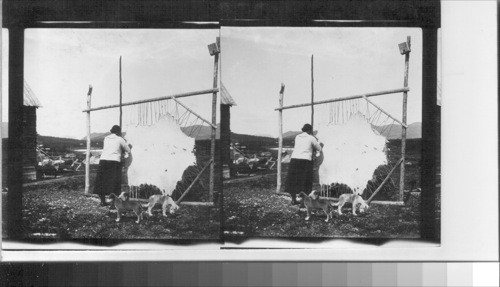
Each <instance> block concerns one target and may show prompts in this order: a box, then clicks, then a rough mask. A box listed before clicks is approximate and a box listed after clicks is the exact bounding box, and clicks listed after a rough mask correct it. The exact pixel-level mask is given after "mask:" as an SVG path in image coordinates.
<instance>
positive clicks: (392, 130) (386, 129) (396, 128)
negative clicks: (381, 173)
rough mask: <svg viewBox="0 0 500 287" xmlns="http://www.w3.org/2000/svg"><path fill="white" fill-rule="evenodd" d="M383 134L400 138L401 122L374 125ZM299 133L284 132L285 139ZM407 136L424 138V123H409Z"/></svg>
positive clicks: (409, 137)
mask: <svg viewBox="0 0 500 287" xmlns="http://www.w3.org/2000/svg"><path fill="white" fill-rule="evenodd" d="M373 128H374V129H376V130H377V131H378V132H379V133H380V134H381V135H383V136H385V137H386V138H388V139H400V138H401V126H400V125H399V124H392V125H385V126H373ZM299 133H301V132H298V131H288V132H286V133H284V134H283V139H284V140H293V139H294V138H295V136H297V135H298V134H299ZM406 138H408V139H419V138H422V123H420V122H417V123H412V124H410V125H408V129H407V130H406Z"/></svg>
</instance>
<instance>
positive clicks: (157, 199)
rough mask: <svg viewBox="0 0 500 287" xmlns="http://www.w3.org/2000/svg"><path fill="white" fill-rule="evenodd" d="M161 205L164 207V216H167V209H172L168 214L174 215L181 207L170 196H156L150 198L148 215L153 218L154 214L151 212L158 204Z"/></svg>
mask: <svg viewBox="0 0 500 287" xmlns="http://www.w3.org/2000/svg"><path fill="white" fill-rule="evenodd" d="M157 203H159V204H161V207H162V210H163V212H162V214H163V216H165V217H166V216H167V207H170V208H169V210H168V212H169V213H170V214H174V213H175V212H176V211H177V210H178V209H179V206H178V205H177V204H176V203H175V201H174V200H173V199H172V198H171V197H170V196H169V195H161V194H155V195H151V196H150V197H149V202H148V205H147V207H148V214H149V215H150V216H152V215H153V214H152V213H151V210H152V209H153V207H154V206H155V205H156V204H157Z"/></svg>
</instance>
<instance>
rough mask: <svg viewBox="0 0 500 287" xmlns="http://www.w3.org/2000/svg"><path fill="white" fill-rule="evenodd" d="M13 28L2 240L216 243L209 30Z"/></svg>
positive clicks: (214, 35) (213, 33) (215, 50)
mask: <svg viewBox="0 0 500 287" xmlns="http://www.w3.org/2000/svg"><path fill="white" fill-rule="evenodd" d="M4 32H10V33H12V31H7V30H6V29H4ZM23 33H24V35H23V38H21V39H24V44H23V46H24V49H23V54H21V55H22V59H23V61H22V62H24V64H23V70H24V72H23V79H21V80H22V82H23V84H22V85H23V86H22V87H23V103H22V107H21V103H20V102H19V108H16V109H13V108H12V106H13V103H11V105H10V106H11V107H10V108H9V109H8V108H7V107H9V100H10V101H11V102H12V99H13V96H12V95H9V92H11V91H12V90H13V89H9V85H8V84H9V83H10V84H12V83H13V81H12V79H11V81H10V82H9V79H8V77H9V75H10V76H12V73H10V74H9V69H12V65H11V66H9V59H10V58H9V51H8V50H9V43H8V42H9V40H10V39H12V37H10V38H9V36H8V33H2V35H3V41H2V43H3V45H2V50H3V52H2V70H3V72H2V74H3V79H2V82H3V83H4V85H3V86H2V89H3V91H2V94H3V100H2V101H3V102H2V112H3V113H2V114H3V115H2V142H3V145H2V147H3V161H2V163H3V168H2V172H3V174H2V176H3V180H2V182H3V186H2V199H3V200H2V205H3V206H2V207H4V208H2V210H3V216H2V218H3V222H2V224H3V229H2V230H3V234H2V237H3V239H4V240H27V241H30V242H33V241H34V242H35V243H36V242H37V241H40V242H42V241H43V242H46V241H56V242H60V241H79V240H85V241H87V240H90V241H93V240H95V241H96V242H105V241H106V240H111V241H115V240H120V241H121V240H160V241H162V240H167V241H168V240H174V241H176V242H180V243H183V242H197V241H219V240H220V220H219V218H220V211H219V198H220V193H221V187H220V186H221V183H220V176H219V174H221V172H219V171H218V170H219V166H220V163H219V161H220V159H219V158H220V157H219V152H218V149H217V148H216V144H218V140H219V138H218V137H219V135H220V132H219V131H218V127H219V125H218V122H219V103H220V100H219V87H218V86H219V84H218V83H219V79H218V78H219V75H218V74H219V68H218V67H219V53H220V49H219V42H218V41H219V40H218V36H219V30H218V29H189V30H186V29H140V30H139V29H26V30H23ZM10 47H12V45H10ZM11 56H12V55H11ZM10 64H12V63H10ZM19 81H20V79H17V82H16V83H17V85H20V84H19ZM19 94H20V93H19ZM16 96H20V95H16ZM9 98H10V99H9ZM15 99H17V98H15ZM12 119H15V120H13V121H12V122H13V123H11V124H9V120H12ZM17 123H19V124H17ZM9 129H17V133H19V134H20V135H21V138H20V139H19V140H18V141H19V142H20V143H21V144H20V145H12V143H14V141H11V140H10V139H9V136H10V135H13V134H15V133H9ZM16 142H17V141H16ZM9 154H11V155H12V156H16V157H18V158H16V159H15V161H16V163H17V166H18V167H19V166H20V165H21V164H22V175H19V176H15V177H14V176H12V175H11V174H9V171H12V170H13V169H12V167H9V163H11V162H14V161H13V160H12V159H10V160H9V159H8V158H7V157H8V156H9ZM20 187H21V190H18V189H19V188H20ZM12 192H22V196H9V193H12ZM11 200H12V201H16V202H15V203H12V202H9V201H11ZM18 201H22V202H21V203H20V202H18ZM9 204H14V205H15V204H17V205H20V206H22V208H21V210H18V211H15V210H14V209H12V208H11V209H8V208H7V207H8V206H9ZM16 212H17V214H14V213H16ZM12 226H18V227H19V228H17V232H14V233H12V232H11V231H12V230H15V229H14V228H10V227H12Z"/></svg>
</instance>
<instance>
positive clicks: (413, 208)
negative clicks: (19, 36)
mask: <svg viewBox="0 0 500 287" xmlns="http://www.w3.org/2000/svg"><path fill="white" fill-rule="evenodd" d="M275 179H276V178H275V177H274V176H268V177H262V178H258V179H256V180H253V181H247V182H242V181H239V182H234V183H229V184H225V185H224V234H225V236H226V237H227V238H228V239H242V238H248V237H282V238H283V237H286V238H318V237H319V238H322V237H323V238H419V237H420V227H419V220H420V208H419V200H418V199H417V198H411V199H410V201H409V203H408V205H407V206H390V205H375V204H372V205H371V206H370V209H369V210H368V211H367V212H366V213H364V214H360V215H358V216H354V215H352V213H351V211H352V210H351V208H350V207H346V206H347V205H346V206H344V209H343V213H344V214H343V215H338V214H337V213H336V212H334V215H333V219H331V220H330V222H324V220H325V219H326V216H325V214H324V213H323V211H317V212H315V214H313V216H312V217H311V219H310V220H309V221H305V220H304V218H305V217H306V211H305V209H303V210H299V208H298V207H297V206H291V205H290V202H291V199H290V197H288V196H283V195H278V194H276V193H275V190H276V183H275Z"/></svg>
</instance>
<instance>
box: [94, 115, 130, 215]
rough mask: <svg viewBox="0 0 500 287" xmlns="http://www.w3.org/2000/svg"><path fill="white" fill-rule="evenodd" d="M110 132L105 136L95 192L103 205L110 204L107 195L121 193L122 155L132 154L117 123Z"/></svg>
mask: <svg viewBox="0 0 500 287" xmlns="http://www.w3.org/2000/svg"><path fill="white" fill-rule="evenodd" d="M110 132H111V134H110V135H108V136H107V137H105V138H104V147H103V150H102V154H101V159H100V160H99V168H98V170H97V176H96V179H95V185H94V193H96V194H99V197H100V198H101V206H106V205H108V204H107V203H106V199H105V196H106V195H108V194H111V193H114V194H116V195H119V194H120V193H121V185H122V180H121V179H122V164H121V160H122V155H123V154H124V153H128V154H130V147H129V145H128V144H127V142H126V141H125V140H124V139H123V138H122V132H121V128H120V127H119V126H117V125H115V126H113V127H112V128H111V131H110Z"/></svg>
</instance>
